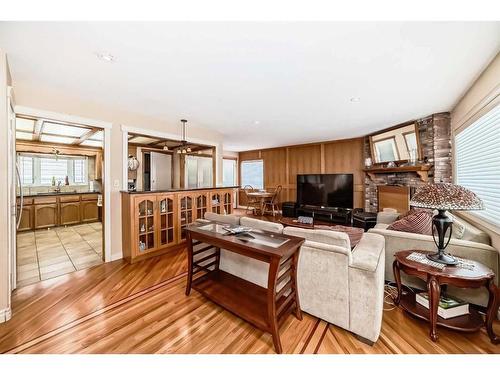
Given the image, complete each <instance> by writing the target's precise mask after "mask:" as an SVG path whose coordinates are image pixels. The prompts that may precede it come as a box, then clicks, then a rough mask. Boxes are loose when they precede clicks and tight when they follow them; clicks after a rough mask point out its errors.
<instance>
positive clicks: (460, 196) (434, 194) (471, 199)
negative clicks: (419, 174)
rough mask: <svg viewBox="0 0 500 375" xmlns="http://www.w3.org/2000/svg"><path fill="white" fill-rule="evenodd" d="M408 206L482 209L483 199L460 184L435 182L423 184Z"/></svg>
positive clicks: (441, 208) (439, 208)
mask: <svg viewBox="0 0 500 375" xmlns="http://www.w3.org/2000/svg"><path fill="white" fill-rule="evenodd" d="M410 206H413V207H421V208H433V209H437V210H482V209H483V208H484V206H483V201H482V200H481V199H480V198H479V197H478V196H477V195H476V194H474V193H473V192H472V191H470V190H469V189H466V188H464V187H463V186H460V185H454V184H448V183H443V182H441V183H437V184H428V185H423V186H422V187H420V188H418V189H417V192H416V193H415V195H413V197H412V198H411V201H410Z"/></svg>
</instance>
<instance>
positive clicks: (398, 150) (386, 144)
mask: <svg viewBox="0 0 500 375" xmlns="http://www.w3.org/2000/svg"><path fill="white" fill-rule="evenodd" d="M370 148H371V154H372V160H373V162H374V163H388V162H391V161H392V162H406V161H412V160H413V161H416V160H418V159H421V158H422V150H421V148H420V140H419V137H418V130H417V125H416V124H410V125H404V126H400V127H397V128H393V129H390V130H384V131H382V132H380V133H376V134H373V135H371V136H370Z"/></svg>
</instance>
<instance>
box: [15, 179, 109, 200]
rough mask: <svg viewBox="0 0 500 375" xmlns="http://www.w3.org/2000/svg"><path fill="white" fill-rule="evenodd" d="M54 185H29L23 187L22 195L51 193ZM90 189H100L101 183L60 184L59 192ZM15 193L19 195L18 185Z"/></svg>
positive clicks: (76, 191) (54, 187)
mask: <svg viewBox="0 0 500 375" xmlns="http://www.w3.org/2000/svg"><path fill="white" fill-rule="evenodd" d="M56 188H57V187H56V186H30V187H27V186H25V187H23V195H25V196H28V195H36V194H38V193H51V192H55V191H57V190H56ZM90 191H95V192H99V191H101V185H100V184H99V183H97V182H96V181H93V186H92V187H91V186H90V184H88V185H61V192H63V193H87V192H90ZM16 193H17V195H19V187H17V192H16Z"/></svg>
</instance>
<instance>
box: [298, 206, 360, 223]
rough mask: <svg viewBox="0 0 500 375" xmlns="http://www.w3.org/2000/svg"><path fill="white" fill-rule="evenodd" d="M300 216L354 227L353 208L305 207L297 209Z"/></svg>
mask: <svg viewBox="0 0 500 375" xmlns="http://www.w3.org/2000/svg"><path fill="white" fill-rule="evenodd" d="M297 215H298V216H308V217H312V218H313V219H315V220H320V221H327V222H331V223H337V224H342V225H352V208H340V207H320V206H308V205H304V206H301V207H299V208H297Z"/></svg>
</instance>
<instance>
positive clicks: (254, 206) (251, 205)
mask: <svg viewBox="0 0 500 375" xmlns="http://www.w3.org/2000/svg"><path fill="white" fill-rule="evenodd" d="M254 190H255V189H254V188H253V186H252V185H245V186H244V187H243V191H244V192H245V197H246V198H247V208H246V210H245V213H248V211H249V210H251V211H252V213H253V214H254V215H257V210H258V209H259V208H260V202H259V200H258V199H257V198H255V197H252V196H250V195H248V193H251V192H252V191H254Z"/></svg>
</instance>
